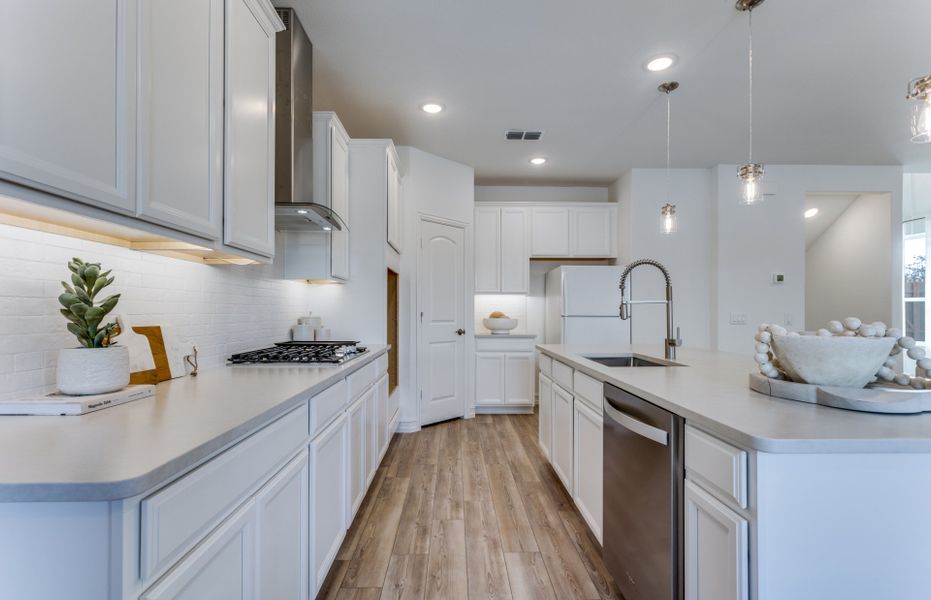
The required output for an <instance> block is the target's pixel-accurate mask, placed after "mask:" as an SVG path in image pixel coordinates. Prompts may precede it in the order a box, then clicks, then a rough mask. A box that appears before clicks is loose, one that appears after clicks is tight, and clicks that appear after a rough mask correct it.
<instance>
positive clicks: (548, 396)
mask: <svg viewBox="0 0 931 600" xmlns="http://www.w3.org/2000/svg"><path fill="white" fill-rule="evenodd" d="M538 410H539V411H540V414H539V419H538V425H539V436H540V448H541V449H542V450H543V454H544V455H546V457H547V458H550V455H551V448H552V446H553V381H552V380H551V379H550V378H549V377H547V376H546V375H544V374H543V373H540V407H539V409H538Z"/></svg>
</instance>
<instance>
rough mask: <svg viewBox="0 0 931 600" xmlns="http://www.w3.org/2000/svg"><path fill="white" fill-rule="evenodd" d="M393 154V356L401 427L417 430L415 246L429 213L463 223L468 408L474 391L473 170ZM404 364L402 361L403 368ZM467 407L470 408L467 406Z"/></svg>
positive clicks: (403, 152)
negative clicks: (397, 224) (396, 318)
mask: <svg viewBox="0 0 931 600" xmlns="http://www.w3.org/2000/svg"><path fill="white" fill-rule="evenodd" d="M398 158H399V159H400V161H401V168H402V170H403V171H404V173H405V175H404V185H403V193H402V210H403V232H402V235H403V242H402V243H403V247H404V252H403V253H402V255H401V276H400V279H399V290H398V295H399V305H400V306H399V312H400V321H401V323H400V332H399V338H400V339H399V344H400V345H401V351H400V352H399V354H398V359H399V361H400V364H401V365H402V368H401V372H400V385H401V398H400V402H401V422H400V426H399V429H400V430H401V431H416V430H417V429H419V428H420V403H419V400H418V395H419V394H418V391H419V388H418V385H417V381H418V379H417V375H418V374H417V362H416V346H415V344H416V341H417V318H416V316H417V305H416V299H417V289H416V274H417V259H418V254H419V251H420V234H419V231H420V218H421V216H433V217H439V218H441V219H446V220H449V221H453V222H456V223H459V224H461V225H463V227H464V229H465V242H466V247H465V260H466V272H465V282H464V283H465V297H464V298H463V302H464V303H465V322H464V323H463V325H462V327H463V328H464V329H465V330H466V335H465V338H466V349H465V355H466V361H467V363H466V366H465V379H466V382H465V384H466V392H465V393H466V403H467V405H469V407H471V405H472V399H473V398H474V396H475V393H474V368H475V352H474V342H473V335H474V333H475V326H474V322H473V318H472V315H473V314H474V309H473V304H474V301H473V290H474V289H475V277H474V274H473V252H472V240H473V231H472V221H473V215H474V212H475V208H474V206H475V171H474V170H473V169H472V168H471V167H468V166H466V165H462V164H459V163H456V162H453V161H451V160H447V159H445V158H440V157H438V156H434V155H432V154H428V153H426V152H423V151H422V150H418V149H417V148H412V147H410V146H399V147H398ZM403 365H407V366H406V367H403ZM467 410H471V408H468V409H467Z"/></svg>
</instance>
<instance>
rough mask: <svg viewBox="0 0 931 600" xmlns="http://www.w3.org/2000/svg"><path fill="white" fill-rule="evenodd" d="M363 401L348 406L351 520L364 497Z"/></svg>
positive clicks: (348, 519) (361, 399)
mask: <svg viewBox="0 0 931 600" xmlns="http://www.w3.org/2000/svg"><path fill="white" fill-rule="evenodd" d="M365 452H366V447H365V402H364V399H363V398H359V399H358V400H356V401H355V403H353V405H352V406H350V407H349V516H348V517H347V521H350V522H351V521H352V519H353V517H354V516H355V514H356V511H357V510H359V505H361V504H362V499H363V498H364V497H365V475H366V472H365Z"/></svg>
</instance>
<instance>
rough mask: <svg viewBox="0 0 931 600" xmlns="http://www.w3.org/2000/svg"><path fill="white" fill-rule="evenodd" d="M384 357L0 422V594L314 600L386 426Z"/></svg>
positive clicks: (231, 372) (185, 382) (389, 415)
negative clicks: (79, 412)
mask: <svg viewBox="0 0 931 600" xmlns="http://www.w3.org/2000/svg"><path fill="white" fill-rule="evenodd" d="M387 351H388V347H387V346H384V345H369V346H368V352H366V353H365V354H363V355H361V356H359V357H358V358H355V359H353V360H350V361H347V362H345V363H343V364H341V365H338V366H319V367H318V366H308V365H297V366H291V365H256V366H249V365H236V366H229V367H224V368H219V369H212V370H207V371H204V372H203V373H201V374H200V375H198V376H196V377H184V378H180V379H176V380H172V381H168V382H164V383H161V384H159V385H158V386H156V395H155V396H154V397H151V398H145V399H142V400H137V401H134V402H131V403H128V404H124V405H120V406H116V407H113V408H109V409H105V410H102V411H98V412H93V413H89V414H87V415H83V416H79V417H74V416H68V417H64V416H63V417H0V534H2V535H0V590H2V593H0V596H3V597H10V598H23V599H32V598H37V599H39V598H41V599H45V598H71V599H78V600H83V599H87V600H101V599H112V600H115V599H117V598H153V599H154V598H159V599H162V598H174V597H182V596H183V597H197V596H196V592H193V591H192V590H198V589H201V590H206V589H210V590H213V593H214V596H213V597H224V598H231V599H235V598H239V597H240V595H239V592H234V591H233V590H240V592H241V593H242V597H244V598H245V597H250V598H251V597H253V596H254V595H255V594H256V593H258V595H259V596H260V597H289V598H307V597H313V595H314V594H315V593H316V590H317V589H318V588H319V585H320V584H321V583H322V578H323V576H324V575H325V574H326V572H327V571H328V569H329V566H330V564H331V563H332V560H333V559H334V557H335V554H336V551H337V550H338V548H339V545H340V543H341V542H342V539H343V537H344V535H345V530H346V528H347V527H348V525H349V523H350V522H351V520H352V517H353V515H354V513H355V511H356V510H357V509H358V507H359V504H360V503H361V499H362V497H363V496H364V495H365V491H366V489H367V487H368V485H369V484H370V483H371V481H372V478H373V476H374V473H375V470H376V469H377V466H378V463H379V462H380V461H381V458H382V457H383V456H384V451H385V450H386V449H387V446H388V441H389V440H390V438H391V435H392V433H393V432H394V431H395V429H396V427H397V420H398V410H397V408H398V407H397V406H396V404H395V403H394V402H396V397H395V398H394V399H391V398H390V397H389V393H388V380H387V374H386V370H387V354H386V353H387ZM308 571H309V572H308ZM50 573H54V576H53V577H49V576H48V575H49V574H50ZM217 590H228V591H229V593H228V594H227V595H223V594H222V593H221V594H220V596H216V593H217ZM191 593H194V594H195V595H194V596H189V595H185V594H191Z"/></svg>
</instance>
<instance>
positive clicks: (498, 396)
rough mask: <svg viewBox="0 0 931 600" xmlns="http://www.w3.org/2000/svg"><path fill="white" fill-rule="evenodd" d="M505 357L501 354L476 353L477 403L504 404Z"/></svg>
mask: <svg viewBox="0 0 931 600" xmlns="http://www.w3.org/2000/svg"><path fill="white" fill-rule="evenodd" d="M505 369H506V366H505V355H504V354H502V353H500V352H476V353H475V403H476V404H504V402H505V398H506V396H505V384H504V381H505V379H504V377H505V375H504V373H505Z"/></svg>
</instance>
